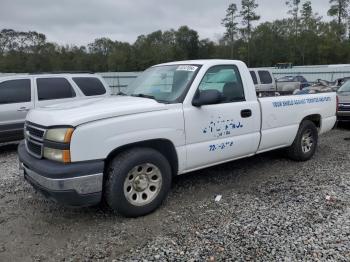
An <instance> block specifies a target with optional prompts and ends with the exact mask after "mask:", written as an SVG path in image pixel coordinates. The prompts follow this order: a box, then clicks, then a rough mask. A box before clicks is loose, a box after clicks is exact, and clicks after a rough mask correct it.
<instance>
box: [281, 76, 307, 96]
mask: <svg viewBox="0 0 350 262" xmlns="http://www.w3.org/2000/svg"><path fill="white" fill-rule="evenodd" d="M276 83H277V91H278V92H280V93H281V94H292V93H293V92H294V91H295V90H302V89H303V88H305V87H308V86H310V84H309V82H308V81H307V80H306V79H305V78H304V77H303V76H284V77H281V78H279V79H277V81H276Z"/></svg>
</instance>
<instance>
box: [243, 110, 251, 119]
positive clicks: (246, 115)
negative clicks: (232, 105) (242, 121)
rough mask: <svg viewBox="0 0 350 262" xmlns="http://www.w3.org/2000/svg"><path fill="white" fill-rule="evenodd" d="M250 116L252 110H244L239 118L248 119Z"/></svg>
mask: <svg viewBox="0 0 350 262" xmlns="http://www.w3.org/2000/svg"><path fill="white" fill-rule="evenodd" d="M251 116H252V110H250V109H244V110H242V111H241V117H242V118H248V117H251Z"/></svg>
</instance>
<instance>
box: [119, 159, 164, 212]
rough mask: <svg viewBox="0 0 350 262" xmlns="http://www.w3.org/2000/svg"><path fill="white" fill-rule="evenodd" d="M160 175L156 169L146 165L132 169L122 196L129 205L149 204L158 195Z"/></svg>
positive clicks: (160, 183) (160, 184) (148, 164)
mask: <svg viewBox="0 0 350 262" xmlns="http://www.w3.org/2000/svg"><path fill="white" fill-rule="evenodd" d="M161 186H162V174H161V172H160V170H159V168H158V167H156V166H155V165H153V164H150V163H146V164H142V165H137V166H135V167H134V168H132V169H131V170H130V171H129V173H128V175H127V177H126V179H125V182H124V195H125V197H126V199H127V200H128V201H129V203H130V204H132V205H134V206H143V205H147V204H149V203H151V202H152V201H153V200H154V199H155V198H156V197H157V196H158V194H159V191H160V189H161Z"/></svg>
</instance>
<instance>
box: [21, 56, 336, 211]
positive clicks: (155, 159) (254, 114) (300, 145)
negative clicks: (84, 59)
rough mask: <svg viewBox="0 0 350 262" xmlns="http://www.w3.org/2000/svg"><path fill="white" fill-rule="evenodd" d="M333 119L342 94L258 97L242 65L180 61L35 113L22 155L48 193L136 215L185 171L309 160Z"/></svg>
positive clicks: (29, 173)
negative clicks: (279, 154) (267, 158)
mask: <svg viewBox="0 0 350 262" xmlns="http://www.w3.org/2000/svg"><path fill="white" fill-rule="evenodd" d="M335 122H336V95H335V93H322V94H314V95H302V96H285V97H266V98H261V99H258V98H257V97H256V92H255V87H254V83H253V80H252V78H251V75H250V73H249V70H248V68H247V67H246V65H245V64H244V63H243V62H240V61H233V60H194V61H183V62H173V63H167V64H161V65H156V66H153V67H151V68H149V69H148V70H146V71H145V72H144V73H143V74H142V75H141V76H140V77H139V78H138V79H137V80H136V81H135V82H134V83H133V85H132V86H130V87H129V91H128V93H127V94H120V95H119V96H117V97H114V98H113V97H112V98H103V99H101V98H96V99H90V100H89V101H76V102H74V103H65V104H60V105H55V106H48V107H46V108H40V109H34V110H32V111H30V113H29V114H28V116H27V121H26V125H25V136H26V138H25V141H23V142H22V143H21V144H20V145H19V149H18V152H19V159H20V163H21V167H22V168H23V169H24V176H25V178H26V180H27V181H28V182H30V183H31V184H32V185H33V186H34V188H36V189H38V190H39V191H41V192H42V193H44V194H45V195H46V196H48V197H49V198H53V199H55V200H56V201H59V202H62V203H64V204H67V205H71V206H89V205H96V204H98V203H100V202H101V201H102V200H104V201H105V202H106V203H107V204H108V205H109V206H110V207H111V208H112V209H113V210H116V211H117V212H119V213H121V214H123V215H124V216H129V217H136V216H141V215H145V214H147V213H149V212H152V211H153V210H155V209H156V208H157V207H158V206H159V205H160V204H161V202H162V201H163V200H164V198H165V197H166V195H167V193H168V192H169V190H170V187H171V181H172V177H173V176H176V175H179V174H185V173H188V172H191V171H193V170H198V169H202V168H206V167H209V166H213V165H217V164H220V163H224V162H228V161H232V160H235V159H239V158H244V157H249V156H252V155H255V154H258V153H262V152H266V151H269V150H274V149H278V148H286V149H287V152H288V155H289V156H290V157H291V158H292V159H294V160H297V161H305V160H308V159H310V158H311V157H312V156H313V155H314V153H315V150H316V147H317V141H318V135H319V134H322V133H324V132H327V131H329V130H331V129H332V128H333V126H334V124H335Z"/></svg>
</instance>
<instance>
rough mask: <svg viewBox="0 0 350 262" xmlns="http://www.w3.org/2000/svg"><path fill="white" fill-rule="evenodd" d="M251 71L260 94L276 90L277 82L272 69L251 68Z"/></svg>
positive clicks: (272, 92)
mask: <svg viewBox="0 0 350 262" xmlns="http://www.w3.org/2000/svg"><path fill="white" fill-rule="evenodd" d="M249 72H250V75H251V77H252V79H253V82H254V85H255V90H256V93H257V94H258V95H268V94H274V93H275V92H276V82H275V78H274V77H273V75H272V72H271V70H268V69H257V68H250V69H249Z"/></svg>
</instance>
